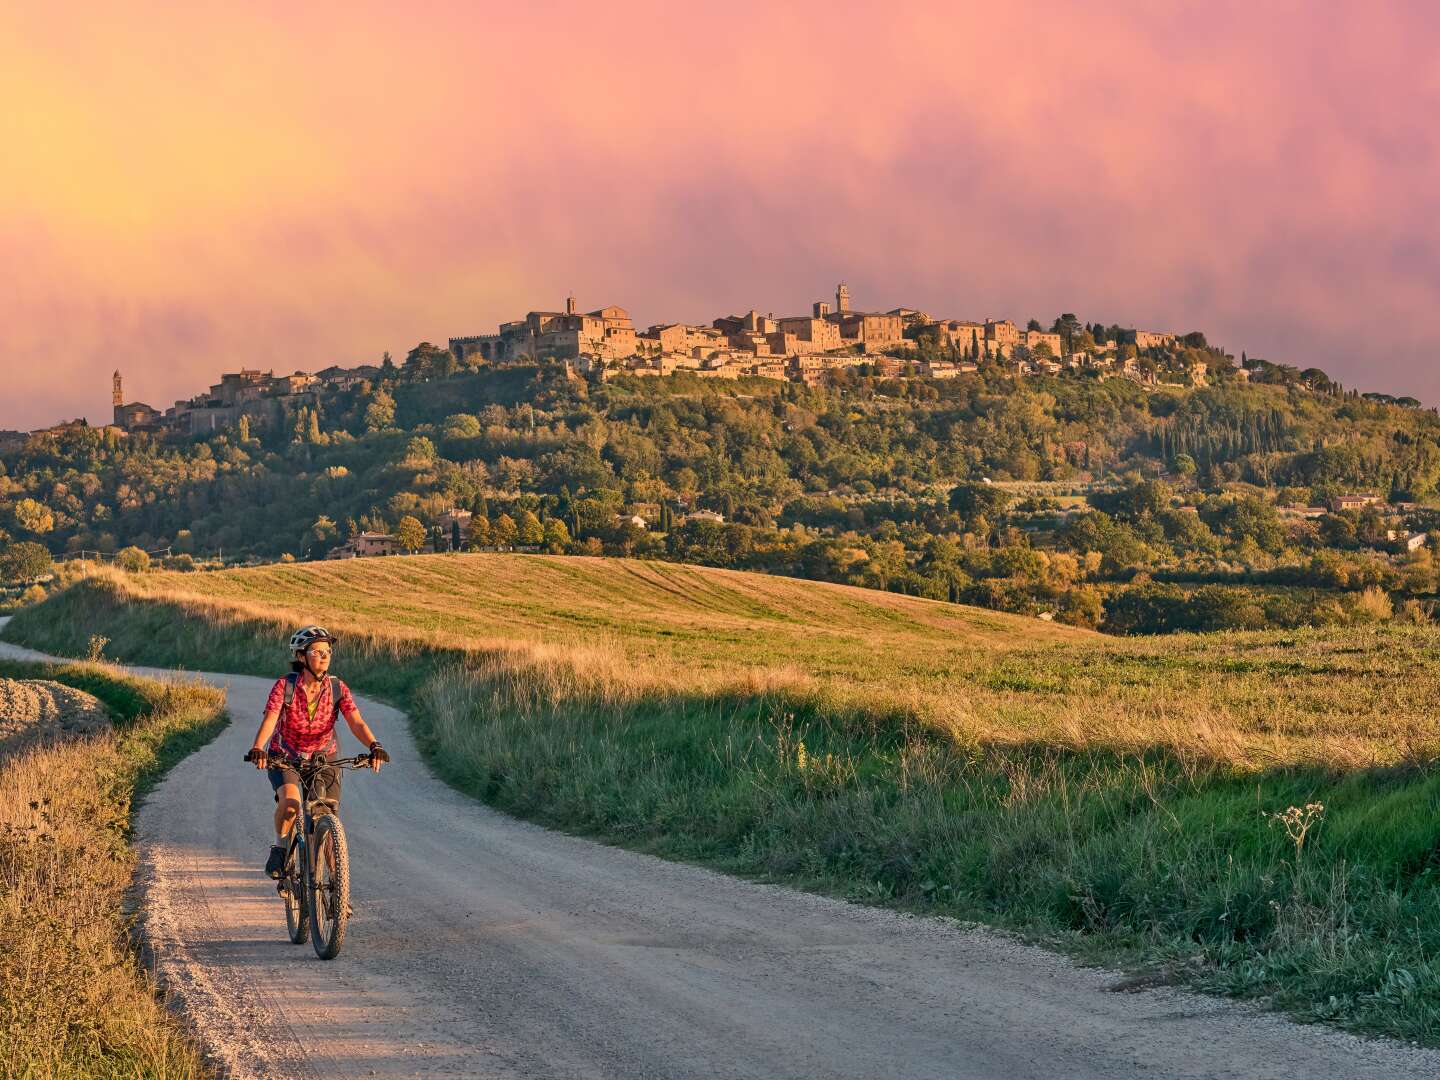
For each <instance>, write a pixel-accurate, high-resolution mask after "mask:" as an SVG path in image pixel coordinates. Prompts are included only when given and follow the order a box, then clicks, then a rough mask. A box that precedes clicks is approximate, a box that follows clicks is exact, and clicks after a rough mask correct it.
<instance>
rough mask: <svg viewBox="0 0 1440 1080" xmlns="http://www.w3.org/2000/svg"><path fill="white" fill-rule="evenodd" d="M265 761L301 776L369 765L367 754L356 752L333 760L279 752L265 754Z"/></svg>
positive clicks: (367, 766) (318, 756)
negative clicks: (294, 756)
mask: <svg viewBox="0 0 1440 1080" xmlns="http://www.w3.org/2000/svg"><path fill="white" fill-rule="evenodd" d="M265 762H266V767H267V768H271V769H294V770H295V771H296V772H298V773H300V774H301V775H302V776H303V775H304V774H306V773H317V772H319V771H320V770H321V769H368V768H370V765H371V759H370V755H369V754H357V755H356V756H355V757H348V758H335V759H334V760H331V759H329V758H326V757H325V755H324V754H316V755H314V756H313V757H311V758H309V759H308V760H305V761H301V760H300V759H299V758H292V757H284V756H282V755H279V754H266V755H265ZM245 763H246V764H247V765H248V764H250V763H251V761H250V758H249V757H248V756H247V757H246V758H245Z"/></svg>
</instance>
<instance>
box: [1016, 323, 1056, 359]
mask: <svg viewBox="0 0 1440 1080" xmlns="http://www.w3.org/2000/svg"><path fill="white" fill-rule="evenodd" d="M1020 344H1022V345H1024V346H1025V347H1026V348H1027V349H1029V350H1030V352H1031V353H1032V354H1035V355H1037V356H1038V355H1039V353H1038V351H1037V350H1038V348H1039V346H1041V345H1044V346H1046V347H1047V348H1049V350H1050V355H1051V356H1053V357H1055V358H1056V359H1059V358H1060V357H1061V356H1064V355H1065V349H1064V345H1063V343H1062V342H1061V340H1060V335H1059V334H1052V333H1050V332H1049V331H1048V330H1024V331H1022V332H1021V334H1020Z"/></svg>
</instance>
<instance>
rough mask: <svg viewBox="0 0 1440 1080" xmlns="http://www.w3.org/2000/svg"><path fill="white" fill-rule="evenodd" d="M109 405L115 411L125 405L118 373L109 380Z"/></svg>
mask: <svg viewBox="0 0 1440 1080" xmlns="http://www.w3.org/2000/svg"><path fill="white" fill-rule="evenodd" d="M110 404H111V405H114V406H115V408H117V409H118V408H119V407H120V406H121V405H124V404H125V392H124V391H123V390H121V389H120V372H118V371H117V372H115V374H114V375H113V376H112V377H111V379H110Z"/></svg>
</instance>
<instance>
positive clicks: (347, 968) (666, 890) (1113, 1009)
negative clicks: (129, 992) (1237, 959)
mask: <svg viewBox="0 0 1440 1080" xmlns="http://www.w3.org/2000/svg"><path fill="white" fill-rule="evenodd" d="M18 652H20V650H15V649H14V648H13V647H11V646H5V645H0V654H9V655H15V654H17V653H18ZM212 678H213V679H214V680H215V681H216V682H219V683H222V684H223V683H228V685H229V693H230V709H231V712H232V715H233V716H234V718H235V723H234V724H233V725H232V726H231V728H230V729H229V730H228V731H226V732H225V733H224V734H223V735H222V736H221V737H220V738H219V739H217V740H216V741H215V742H214V743H212V744H211V745H210V746H208V747H206V748H205V749H204V750H202V751H200V752H199V753H198V754H196V755H195V756H194V757H192V758H190V759H189V760H187V761H186V762H184V763H183V764H182V765H181V766H180V767H179V768H178V769H176V770H175V771H174V772H173V773H172V774H171V775H170V776H169V778H168V779H166V781H165V782H164V783H163V784H161V785H160V786H159V788H157V789H156V791H155V792H154V793H153V794H152V795H151V797H150V799H149V801H148V802H147V803H146V804H145V806H144V807H143V808H142V810H141V811H140V815H139V839H140V844H141V850H142V857H143V867H144V870H143V875H144V876H143V886H144V898H145V905H146V911H147V929H148V934H149V938H150V941H151V944H152V946H153V948H154V951H155V954H156V958H157V963H158V966H159V968H160V971H161V973H162V975H163V976H164V977H165V978H166V979H167V980H168V983H169V985H170V986H171V987H173V988H174V991H175V993H176V994H177V995H178V997H179V999H180V1001H181V1003H182V1004H183V1007H184V1008H185V1010H186V1011H187V1012H188V1014H189V1015H190V1016H191V1017H192V1018H193V1019H194V1022H195V1023H196V1025H197V1026H198V1029H199V1031H200V1033H201V1035H202V1037H203V1039H204V1041H205V1043H206V1045H207V1047H208V1048H209V1049H210V1050H211V1052H212V1053H213V1055H214V1057H215V1059H216V1061H217V1062H218V1063H221V1064H222V1065H223V1066H225V1067H226V1068H228V1070H229V1071H230V1072H231V1073H232V1074H233V1075H235V1076H243V1077H249V1076H257V1077H258V1076H299V1077H332V1076H333V1077H340V1076H382V1077H397V1076H421V1075H423V1076H437V1075H449V1076H467V1077H617V1078H622V1077H623V1078H637V1077H657V1078H669V1077H756V1078H761V1077H764V1078H771V1077H797V1078H799V1077H806V1078H809V1077H878V1076H901V1077H937V1078H938V1077H946V1078H981V1077H986V1078H988V1077H1007V1078H1017V1080H1023V1078H1030V1077H1036V1078H1039V1077H1045V1078H1047V1080H1048V1078H1051V1077H1056V1076H1060V1077H1067V1078H1089V1077H1095V1078H1099V1077H1106V1078H1109V1080H1114V1078H1125V1077H1142V1076H1143V1077H1237V1078H1239V1077H1244V1078H1263V1077H1315V1078H1319V1077H1346V1078H1361V1077H1376V1078H1379V1077H1387V1078H1400V1077H1412V1076H1413V1077H1421V1076H1424V1077H1427V1078H1430V1077H1433V1076H1435V1075H1436V1071H1437V1069H1440V1054H1436V1053H1427V1052H1420V1051H1415V1050H1411V1049H1409V1048H1406V1047H1402V1046H1397V1045H1394V1044H1388V1043H1375V1042H1364V1041H1361V1040H1358V1039H1354V1038H1351V1037H1348V1036H1345V1035H1342V1034H1339V1033H1337V1032H1334V1031H1331V1030H1327V1029H1321V1028H1316V1027H1302V1026H1299V1025H1295V1024H1290V1023H1288V1022H1285V1021H1283V1020H1281V1019H1279V1018H1277V1017H1275V1016H1271V1015H1265V1014H1260V1013H1257V1012H1256V1011H1255V1010H1252V1009H1249V1008H1244V1007H1239V1006H1236V1005H1233V1004H1229V1003H1225V1002H1221V1001H1216V1000H1211V999H1207V998H1202V997H1198V996H1194V995H1190V994H1186V993H1182V992H1179V991H1174V990H1145V991H1138V992H1131V993H1115V992H1111V991H1110V989H1109V988H1110V987H1111V986H1113V985H1114V984H1115V983H1116V976H1114V975H1113V974H1107V973H1104V972H1096V971H1082V970H1077V969H1075V968H1073V967H1072V966H1070V965H1069V964H1068V963H1066V962H1065V961H1064V960H1062V959H1059V958H1057V957H1055V956H1052V955H1050V954H1048V953H1045V952H1043V951H1040V950H1037V949H1031V948H1026V947H1022V946H1018V945H1015V944H1013V943H1011V942H1009V941H1006V940H1004V939H1002V938H1001V937H999V936H998V935H993V934H987V933H984V932H978V931H974V930H969V929H965V928H962V927H959V926H956V925H953V924H950V923H948V922H946V921H943V920H932V919H918V918H906V917H901V916H896V915H891V914H887V913H884V912H878V911H872V910H868V909H865V908H859V907H852V906H850V905H846V904H843V903H838V902H834V901H830V900H824V899H820V898H816V897H811V896H806V895H802V894H799V893H795V892H791V891H789V890H785V889H781V888H774V887H769V886H761V885H754V884H750V883H746V882H742V881H735V880H732V879H729V878H725V877H722V876H720V875H717V874H712V873H709V872H707V871H703V870H697V869H694V868H692V867H687V866H679V865H675V864H670V863H665V862H661V861H659V860H656V859H652V858H648V857H645V856H641V855H635V854H632V853H629V852H625V851H619V850H616V849H613V848H608V847H603V846H601V845H598V844H594V843H590V842H587V841H584V840H578V839H574V838H572V837H567V836H562V835H558V834H556V833H551V832H547V831H545V830H542V829H539V828H536V827H533V826H530V825H526V824H524V823H521V822H517V821H514V820H511V819H510V818H507V817H504V816H502V815H500V814H497V813H495V812H493V811H491V810H489V809H487V808H485V807H483V806H481V805H479V804H477V803H474V802H472V801H470V800H469V799H466V798H464V797H463V796H460V795H458V794H456V793H455V792H453V791H451V790H450V789H448V788H446V787H444V786H443V785H442V784H440V783H439V782H437V781H436V780H434V779H432V778H431V777H430V776H429V775H428V773H427V772H426V771H425V769H424V768H423V767H422V766H421V765H420V763H419V761H418V759H417V756H416V751H415V749H414V746H413V744H412V742H411V740H410V737H409V734H408V731H407V729H406V725H405V724H404V722H403V718H402V717H400V716H399V715H398V714H397V713H396V712H395V711H394V710H392V709H389V708H386V707H384V706H381V705H377V704H374V703H372V702H369V701H365V700H364V699H361V708H362V709H363V710H364V711H365V713H366V715H367V717H368V718H369V719H370V721H371V723H372V725H373V726H374V727H375V728H376V729H377V731H378V732H379V733H380V735H381V737H382V738H383V739H384V741H385V744H386V747H387V748H388V749H389V750H390V751H391V753H392V754H393V756H394V757H395V764H394V765H393V766H392V767H390V768H387V769H386V770H385V771H384V772H383V773H381V775H379V776H378V777H376V776H372V775H370V774H368V773H351V774H348V775H347V777H346V779H345V794H344V802H343V813H342V816H343V817H344V820H345V825H346V829H347V831H348V833H349V836H350V844H351V852H352V854H353V858H354V871H353V875H354V886H353V888H354V903H355V917H354V920H353V921H352V923H351V929H350V934H349V937H348V939H347V941H346V945H345V951H344V953H343V954H342V955H341V956H340V958H339V959H337V960H335V961H333V962H330V963H324V962H321V961H319V960H317V959H316V958H315V955H314V953H313V952H312V951H311V949H310V947H309V946H308V945H306V946H293V945H290V944H289V942H288V941H287V939H286V937H285V928H284V918H283V913H282V911H281V908H280V902H279V899H278V898H277V897H276V895H275V890H274V886H273V884H272V883H271V882H269V881H268V880H267V879H266V878H265V877H264V876H263V875H262V874H261V873H260V870H259V867H260V865H261V863H262V862H263V859H264V855H265V851H266V845H267V844H268V843H269V828H270V825H269V816H270V808H271V801H270V788H269V785H268V784H267V783H266V781H265V778H264V777H263V775H261V774H259V773H257V772H256V771H255V770H254V769H252V768H249V767H248V766H245V765H244V764H243V763H242V762H241V757H242V755H243V754H244V752H245V750H246V749H247V748H248V746H249V744H250V740H251V738H252V737H253V736H254V728H255V724H256V722H257V721H258V716H259V711H260V707H261V705H262V703H263V700H264V695H265V692H266V691H267V690H268V689H269V681H268V680H261V679H254V678H246V677H238V676H236V677H231V676H213V677H212ZM346 738H347V739H348V735H347V736H346ZM351 745H353V740H352V741H351ZM346 752H351V751H349V750H347V751H346Z"/></svg>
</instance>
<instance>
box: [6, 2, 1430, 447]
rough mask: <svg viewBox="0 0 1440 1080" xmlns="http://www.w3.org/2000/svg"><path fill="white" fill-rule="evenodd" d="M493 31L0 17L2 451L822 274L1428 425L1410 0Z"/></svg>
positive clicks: (265, 16)
mask: <svg viewBox="0 0 1440 1080" xmlns="http://www.w3.org/2000/svg"><path fill="white" fill-rule="evenodd" d="M512 8H513V6H512V7H506V8H498V7H494V6H490V5H469V4H436V5H429V6H427V8H426V11H427V18H426V19H423V20H418V19H414V18H411V17H409V16H406V15H404V14H403V13H401V12H400V11H399V9H396V8H394V7H393V6H391V5H380V4H349V5H346V6H345V7H343V8H341V7H340V6H339V5H333V4H323V3H322V4H315V5H306V6H305V7H304V8H303V9H299V10H297V9H294V8H293V6H292V7H282V6H280V5H278V4H259V5H247V6H245V7H244V8H243V9H236V8H234V7H233V6H220V5H214V4H197V5H193V6H190V7H187V8H186V9H184V10H183V11H179V12H177V11H176V10H175V9H173V8H172V7H171V6H169V5H165V6H163V7H162V6H161V5H158V4H152V5H148V6H147V5H145V4H137V5H132V6H130V7H127V9H126V10H125V11H124V12H121V11H119V10H118V9H116V10H114V11H110V10H106V9H103V8H102V9H100V10H98V11H88V12H83V13H82V12H79V11H78V10H68V11H67V10H59V11H45V12H42V11H41V10H40V9H38V8H35V9H32V10H29V11H26V12H18V13H17V12H11V13H8V14H5V15H0V93H3V95H4V96H5V99H6V100H7V101H13V102H20V103H21V104H22V107H21V108H18V109H15V110H7V112H6V113H5V114H4V115H0V143H3V145H5V146H6V150H7V160H8V161H11V162H14V165H13V167H11V168H8V169H7V170H5V171H4V173H0V244H3V245H4V248H5V250H6V251H7V252H8V253H12V254H13V256H14V257H13V258H7V260H6V261H5V262H4V263H3V264H0V288H3V289H4V290H5V295H6V296H7V299H8V303H7V312H6V317H5V318H4V319H3V320H0V365H3V367H4V369H5V373H6V385H7V388H8V389H9V390H10V392H9V393H7V394H6V395H5V396H4V397H3V398H0V427H9V426H20V427H28V426H35V425H39V424H42V423H47V422H51V421H53V420H54V419H57V418H59V417H62V416H70V415H74V414H78V413H81V412H84V413H88V414H89V415H90V416H91V417H93V418H95V419H101V418H103V417H104V416H105V415H106V413H107V412H108V392H109V372H110V370H111V369H112V368H114V367H120V368H121V369H122V370H124V371H125V373H126V376H127V388H128V389H129V391H130V392H131V394H132V395H133V396H138V397H141V398H143V399H146V400H149V401H150V402H151V403H152V404H156V405H165V404H168V403H169V402H171V401H173V400H174V399H175V398H176V397H179V396H182V395H188V394H190V393H194V392H195V391H197V390H199V389H201V388H203V387H205V386H207V385H209V383H210V382H212V381H214V379H215V377H216V376H217V375H218V373H219V372H220V371H222V370H234V369H236V368H238V367H239V366H241V365H242V364H243V365H245V366H252V367H253V366H261V367H274V368H276V369H277V370H293V369H294V368H297V367H302V368H310V369H313V368H317V367H321V366H325V365H326V364H329V363H333V362H341V363H353V362H361V361H364V360H373V359H374V358H375V357H377V356H378V355H379V354H380V352H381V351H382V350H386V349H389V350H391V351H392V352H397V353H399V352H403V351H404V350H406V349H407V348H409V347H410V346H411V345H413V344H414V343H415V342H417V341H419V340H421V339H430V340H443V339H444V338H445V337H447V336H449V335H451V334H462V333H475V332H478V331H482V330H485V329H487V328H489V327H493V326H494V324H496V323H497V322H499V321H500V320H502V319H508V318H512V317H515V316H516V315H517V314H518V313H522V312H523V311H525V310H527V309H528V308H531V307H537V306H538V307H552V306H556V305H558V304H559V303H560V301H561V298H562V297H563V296H564V295H565V294H566V293H568V292H570V291H574V292H575V293H576V294H577V295H578V296H579V297H580V298H581V301H582V303H583V304H585V305H586V306H589V305H591V304H594V305H595V306H598V305H600V304H602V303H620V304H623V305H625V306H627V307H629V308H630V309H631V310H632V312H633V313H634V314H635V315H636V317H637V320H639V321H641V322H642V323H644V322H650V321H661V320H671V319H678V318H684V319H692V320H702V321H708V320H709V319H710V318H713V317H714V316H715V315H717V314H722V313H725V312H728V311H733V310H743V309H747V308H750V307H758V308H760V309H762V310H776V311H795V310H805V309H806V308H807V307H808V304H809V302H810V301H811V300H813V299H815V298H817V297H819V296H821V295H826V294H828V293H829V292H830V291H831V290H832V289H833V285H834V282H835V281H836V280H837V279H839V278H842V277H843V278H846V279H847V280H848V281H849V282H850V284H851V287H852V291H853V292H854V293H855V295H856V298H857V301H858V302H859V303H861V304H864V305H869V306H875V307H891V306H895V305H898V304H902V303H904V304H910V305H914V306H917V307H921V308H924V309H926V310H930V311H933V312H935V313H937V314H944V315H954V316H961V317H980V316H984V315H987V314H997V315H1009V316H1012V317H1014V318H1016V319H1024V318H1028V317H1030V316H1031V315H1035V316H1038V317H1041V318H1051V317H1053V316H1054V315H1055V314H1056V313H1057V312H1059V311H1061V310H1066V311H1075V312H1077V313H1079V314H1080V315H1081V316H1082V318H1088V319H1099V320H1103V321H1106V322H1111V321H1116V322H1121V323H1126V324H1135V325H1140V326H1147V327H1156V328H1169V329H1179V330H1185V329H1191V328H1201V329H1204V330H1205V331H1206V332H1207V333H1208V334H1209V336H1210V338H1211V340H1212V341H1218V342H1222V343H1223V344H1225V345H1226V346H1228V347H1229V348H1230V349H1232V350H1233V351H1236V352H1238V351H1239V350H1240V349H1242V348H1243V349H1246V350H1248V351H1249V352H1251V353H1252V354H1260V355H1264V356H1266V357H1268V358H1271V359H1275V360H1282V361H1287V362H1293V363H1300V364H1302V365H1305V366H1309V365H1317V366H1320V367H1324V368H1326V369H1327V370H1329V371H1331V373H1332V374H1334V375H1335V376H1336V377H1338V378H1340V379H1341V380H1342V381H1344V382H1346V383H1347V384H1359V385H1362V386H1363V387H1365V388H1371V387H1373V388H1376V389H1384V390H1388V391H1390V392H1396V393H1403V392H1410V393H1415V394H1416V395H1417V396H1421V397H1424V398H1427V399H1428V400H1437V399H1440V373H1436V372H1434V371H1432V368H1433V365H1431V364H1430V363H1429V356H1430V350H1431V347H1432V341H1433V338H1434V336H1435V331H1436V326H1435V323H1436V316H1435V312H1436V311H1437V310H1440V306H1437V299H1440V295H1437V294H1440V272H1437V271H1440V256H1437V252H1440V227H1437V224H1436V222H1437V221H1440V217H1437V213H1436V211H1437V210H1440V206H1437V200H1440V195H1437V194H1436V193H1437V191H1440V185H1437V184H1436V182H1435V181H1436V172H1437V168H1436V166H1437V151H1440V148H1437V138H1436V136H1435V135H1434V134H1433V133H1432V128H1431V125H1429V124H1428V123H1427V120H1428V117H1429V116H1432V115H1434V112H1435V107H1436V105H1437V104H1440V101H1437V98H1440V76H1437V75H1436V72H1437V71H1440V63H1437V62H1436V61H1437V59H1440V57H1437V56H1436V52H1437V44H1440V35H1437V33H1436V29H1437V27H1436V26H1435V21H1436V20H1435V17H1434V16H1433V15H1432V14H1431V12H1430V10H1429V9H1428V8H1427V7H1425V6H1424V5H1420V4H1409V3H1394V4H1389V5H1384V6H1382V7H1381V8H1379V9H1374V8H1370V9H1365V10H1363V11H1362V10H1360V9H1358V8H1356V9H1344V8H1341V9H1336V10H1330V11H1329V12H1328V13H1327V17H1326V19H1325V20H1324V21H1323V25H1322V23H1321V20H1318V19H1315V18H1314V15H1313V9H1311V8H1310V7H1308V6H1306V5H1302V4H1299V3H1289V2H1286V3H1280V4H1274V5H1266V6H1264V7H1263V8H1259V9H1257V8H1255V7H1254V5H1243V6H1242V5H1240V4H1236V3H1215V4H1205V5H1199V4H1194V3H1181V2H1173V3H1157V4H1151V5H1144V6H1143V7H1141V8H1139V9H1136V8H1135V7H1134V6H1133V5H1120V4H1112V5H1104V4H1093V5H1086V6H1084V8H1083V10H1082V9H1081V8H1080V7H1078V6H1076V5H1069V4H1058V3H1040V2H1032V3H1017V4H1010V5H1005V6H1004V7H1003V10H998V11H997V10H993V9H992V8H991V7H989V6H987V7H985V8H980V7H977V6H967V5H954V4H898V5H897V4H888V5H879V4H847V3H840V4H825V5H820V4H801V5H785V6H781V7H776V6H774V5H767V6H764V7H762V6H760V5H758V4H751V3H740V4H735V5H727V6H726V7H724V8H723V9H722V8H720V7H718V6H717V7H714V8H710V7H697V6H694V5H691V6H683V5H670V6H661V5H658V4H618V5H612V7H611V8H610V9H607V10H608V12H609V15H608V17H607V18H605V19H597V18H595V17H594V15H593V12H592V11H591V9H589V8H586V7H582V6H579V5H569V4H557V3H546V4H537V5H530V6H527V7H525V8H523V9H518V10H514V9H512ZM1340 42H1343V43H1344V45H1343V47H1339V46H1338V44H1337V43H1340Z"/></svg>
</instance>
